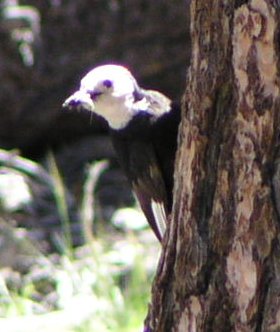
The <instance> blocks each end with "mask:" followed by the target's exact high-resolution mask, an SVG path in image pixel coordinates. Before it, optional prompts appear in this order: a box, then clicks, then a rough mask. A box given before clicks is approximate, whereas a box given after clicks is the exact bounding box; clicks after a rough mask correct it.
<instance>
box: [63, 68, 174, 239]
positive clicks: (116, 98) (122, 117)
mask: <svg viewBox="0 0 280 332" xmlns="http://www.w3.org/2000/svg"><path fill="white" fill-rule="evenodd" d="M63 106H64V107H67V108H71V109H86V110H88V111H90V112H94V113H95V114H97V115H99V116H101V117H103V118H104V119H105V120H106V121H107V123H108V125H109V129H110V134H111V138H112V142H113V146H114V148H115V150H116V152H117V156H118V159H119V163H120V165H121V167H122V169H123V171H124V172H125V174H126V176H127V178H128V180H129V181H130V183H131V185H132V188H133V190H134V192H135V194H136V196H137V198H138V200H139V203H140V206H141V208H142V210H143V212H144V214H145V216H146V218H147V220H148V222H149V224H150V226H151V228H152V229H153V231H154V233H155V234H156V236H157V238H158V239H159V241H161V240H162V236H163V234H164V231H165V226H166V222H167V218H168V215H169V214H170V212H171V208H172V196H173V195H172V191H173V172H174V160H175V153H176V149H177V133H178V126H179V122H180V107H179V106H178V105H175V104H173V103H172V102H171V101H170V100H169V99H168V98H167V97H166V96H164V95H163V94H161V93H159V92H157V91H153V90H144V89H142V88H140V87H139V86H138V84H137V82H136V80H135V78H134V77H133V76H132V75H131V73H130V72H129V71H128V70H127V69H126V68H124V67H122V66H118V65H104V66H99V67H96V68H94V69H93V70H91V71H90V72H89V73H88V74H87V75H86V76H85V77H84V78H83V79H82V80H81V85H80V89H79V90H78V91H77V92H75V93H74V94H73V95H71V96H70V97H69V98H68V99H67V100H66V101H65V102H64V104H63Z"/></svg>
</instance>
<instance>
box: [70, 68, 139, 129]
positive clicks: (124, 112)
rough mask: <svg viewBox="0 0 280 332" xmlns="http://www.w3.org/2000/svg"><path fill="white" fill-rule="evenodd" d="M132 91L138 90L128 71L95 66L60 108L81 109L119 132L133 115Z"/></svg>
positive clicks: (133, 99)
mask: <svg viewBox="0 0 280 332" xmlns="http://www.w3.org/2000/svg"><path fill="white" fill-rule="evenodd" d="M136 91H140V89H139V87H138V85H137V82H136V80H135V78H134V77H133V76H132V74H131V73H130V72H129V70H128V69H126V68H125V67H122V66H118V65H104V66H99V67H96V68H94V69H92V70H91V71H90V72H89V73H88V74H87V75H86V76H85V77H84V78H83V79H82V80H81V85H80V89H79V90H78V91H77V92H76V93H74V94H73V95H72V96H70V97H69V98H68V99H67V100H66V101H65V103H64V106H67V107H69V106H70V107H77V106H78V107H79V106H80V107H83V108H85V109H87V110H89V111H91V112H94V113H96V114H98V115H100V116H102V117H103V118H104V119H105V120H106V121H107V122H108V124H109V126H110V127H111V128H114V129H121V128H124V127H125V126H126V124H127V123H128V122H129V121H130V120H131V119H132V117H133V116H134V115H135V113H137V109H136V108H134V102H135V92H136Z"/></svg>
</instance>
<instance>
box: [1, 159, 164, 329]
mask: <svg viewBox="0 0 280 332" xmlns="http://www.w3.org/2000/svg"><path fill="white" fill-rule="evenodd" d="M21 162H22V160H21ZM49 164H50V179H51V181H52V185H53V190H54V192H53V194H54V197H55V200H54V201H55V202H56V205H57V210H58V211H59V215H60V218H61V223H62V228H63V230H64V236H63V239H62V240H61V243H62V246H61V249H62V250H61V254H60V255H51V256H42V255H40V254H39V255H38V257H37V258H36V259H34V265H33V267H32V270H31V271H28V272H26V273H25V274H22V275H19V274H18V273H17V271H8V273H7V271H6V270H3V269H2V270H0V330H1V331H6V332H13V331H14V332H25V331H26V332H27V331H28V332H32V331H34V332H35V331H38V330H40V332H56V331H57V332H58V331H59V332H110V331H114V332H118V331H119V332H121V331H122V332H134V331H141V329H142V326H143V321H144V319H145V316H146V313H147V307H148V302H149V298H150V295H149V294H150V285H151V280H152V274H153V272H151V271H149V272H148V270H147V259H148V258H149V254H148V253H147V252H146V250H147V244H145V245H143V244H142V243H141V241H140V240H139V239H138V237H137V235H135V234H133V233H130V234H125V233H123V236H121V237H120V234H118V235H117V236H116V234H114V233H112V234H107V233H105V232H103V233H102V232H99V233H98V234H94V235H93V234H92V233H91V227H90V225H91V223H93V222H97V221H96V220H92V219H94V215H95V214H94V210H93V206H94V197H90V193H92V192H93V191H94V187H95V184H96V182H97V179H98V176H99V175H100V173H101V172H102V171H104V170H105V168H106V164H105V163H98V164H94V165H92V166H91V167H90V168H89V171H88V177H87V179H86V181H85V186H84V194H83V197H82V200H81V213H80V215H81V220H80V223H81V225H82V227H83V230H84V235H85V240H86V244H85V246H83V247H80V248H74V247H73V246H72V239H71V234H70V220H69V213H68V207H67V199H66V193H67V188H66V187H65V185H64V183H63V180H62V176H61V175H60V173H59V170H58V168H57V166H56V164H55V160H54V158H53V157H52V156H51V157H50V158H49ZM24 241H26V242H29V241H30V240H29V239H24ZM35 246H36V244H35ZM152 246H153V248H152V252H153V249H154V248H155V253H154V252H153V255H155V256H157V252H158V247H157V246H155V245H154V244H152ZM11 273H12V274H14V279H17V278H18V282H11V281H10V280H11V278H10V277H9V278H7V277H6V276H7V274H8V275H9V274H11ZM12 279H13V278H12ZM15 285H16V286H15Z"/></svg>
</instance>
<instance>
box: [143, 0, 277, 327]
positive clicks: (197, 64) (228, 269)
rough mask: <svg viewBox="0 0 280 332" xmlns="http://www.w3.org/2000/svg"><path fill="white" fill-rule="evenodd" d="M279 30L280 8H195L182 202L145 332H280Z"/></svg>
mask: <svg viewBox="0 0 280 332" xmlns="http://www.w3.org/2000/svg"><path fill="white" fill-rule="evenodd" d="M279 22H280V4H279V2H278V1H276V0H275V1H273V0H250V1H223V0H193V1H192V3H191V37H192V60H191V65H190V68H189V71H188V80H187V88H186V94H185V99H184V103H183V104H184V110H183V120H182V126H181V132H180V138H179V148H178V155H177V162H176V171H175V190H174V197H175V202H174V206H173V216H172V221H171V223H170V227H169V229H168V230H167V234H166V237H165V240H164V244H163V251H162V255H161V259H160V262H159V267H158V270H157V275H156V278H155V281H154V285H153V289H152V303H151V306H150V309H149V314H148V317H147V319H146V323H145V326H146V327H145V331H167V332H170V331H184V332H185V331H193V332H194V331H280V246H279V215H277V209H276V206H277V204H275V202H276V203H277V197H278V195H279V191H278V190H279V189H278V182H279V180H278V174H279V173H280V172H279V168H277V165H278V164H279V163H278V160H279V152H278V150H279V140H280V115H279V114H280V113H279V109H280V108H279V107H280V98H279V76H280V75H279V74H280V70H279V69H280V68H279V63H280V62H279V54H280V53H279V40H280V39H279V24H280V23H279ZM273 172H274V177H273ZM272 183H274V185H275V187H274V189H275V195H273V190H272V188H273V185H272ZM273 197H274V199H273ZM279 197H280V195H279Z"/></svg>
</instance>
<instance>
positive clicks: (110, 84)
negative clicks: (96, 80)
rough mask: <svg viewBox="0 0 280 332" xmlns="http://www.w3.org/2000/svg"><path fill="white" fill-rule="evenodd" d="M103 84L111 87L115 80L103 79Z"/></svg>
mask: <svg viewBox="0 0 280 332" xmlns="http://www.w3.org/2000/svg"><path fill="white" fill-rule="evenodd" d="M103 85H104V86H105V87H106V88H108V89H109V88H111V87H112V86H113V82H112V81H110V80H105V81H103Z"/></svg>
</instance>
